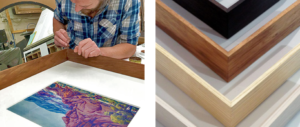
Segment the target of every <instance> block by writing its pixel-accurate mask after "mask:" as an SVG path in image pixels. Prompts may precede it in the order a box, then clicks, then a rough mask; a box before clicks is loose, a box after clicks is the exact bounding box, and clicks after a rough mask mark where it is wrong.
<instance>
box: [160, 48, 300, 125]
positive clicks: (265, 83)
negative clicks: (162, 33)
mask: <svg viewBox="0 0 300 127" xmlns="http://www.w3.org/2000/svg"><path fill="white" fill-rule="evenodd" d="M299 58H300V44H299V45H298V46H296V47H295V48H294V49H292V50H291V51H290V52H289V53H288V54H286V55H285V56H284V57H283V58H282V59H281V60H280V61H278V62H277V63H276V64H275V65H274V66H272V67H271V68H270V69H269V70H268V71H266V72H265V73H264V74H263V75H262V76H261V77H259V78H258V79H257V80H256V81H254V82H253V83H252V84H251V85H250V86H248V87H247V88H246V89H245V90H244V91H243V92H242V93H240V94H239V95H238V96H237V97H236V98H234V99H233V100H232V101H230V100H229V99H228V98H227V97H225V96H224V95H222V94H221V93H220V92H219V91H218V90H216V89H215V88H214V87H212V86H211V85H210V84H208V83H207V82H206V81H204V80H203V79H202V78H201V77H199V76H198V75H197V74H196V73H194V72H193V71H192V70H191V69H189V68H188V67H186V66H185V65H184V64H183V63H181V62H180V61H179V60H177V59H176V58H175V57H174V56H172V55H171V54H170V53H168V52H167V51H166V50H165V49H163V48H162V47H161V46H159V45H158V44H157V45H156V69H157V70H158V71H159V72H160V73H162V74H163V75H164V76H166V78H168V79H169V80H170V81H172V82H173V83H174V84H175V85H176V86H177V87H178V88H180V89H181V90H182V91H183V92H185V93H186V94H187V95H188V96H190V97H191V98H192V99H193V100H194V101H196V102H197V103H198V104H199V105H201V106H202V107H203V108H204V109H205V110H207V111H208V112H210V113H211V114H212V115H213V116H214V117H215V118H216V119H217V120H219V121H220V122H221V123H222V124H223V125H225V126H226V127H234V126H236V125H237V124H238V123H240V122H241V121H242V120H243V119H244V118H245V117H246V116H247V115H249V114H250V113H251V112H252V111H253V110H254V109H255V108H256V107H257V106H258V105H260V104H261V103H262V102H263V101H264V100H265V99H266V98H267V97H268V96H270V95H271V94H272V93H273V92H274V91H275V90H276V89H277V88H278V87H279V86H281V85H282V84H283V83H284V82H285V81H286V80H287V79H288V78H289V77H290V76H291V75H292V74H294V73H295V72H296V71H297V70H298V69H300V59H299Z"/></svg>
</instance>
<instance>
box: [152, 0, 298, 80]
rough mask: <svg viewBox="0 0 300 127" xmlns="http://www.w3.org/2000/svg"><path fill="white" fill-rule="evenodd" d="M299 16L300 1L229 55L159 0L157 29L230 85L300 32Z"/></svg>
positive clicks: (157, 4) (157, 3)
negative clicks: (274, 48) (233, 80)
mask: <svg viewBox="0 0 300 127" xmlns="http://www.w3.org/2000/svg"><path fill="white" fill-rule="evenodd" d="M299 14H300V0H297V1H296V2H295V3H294V4H293V5H291V6H290V7H288V8H287V9H286V10H284V11H283V12H282V13H280V14H279V15H277V16H276V17H275V18H274V19H272V20H271V21H269V22H268V23H267V24H265V25H264V26H263V27H261V28H260V29H259V30H257V31H256V32H255V33H253V34H252V35H251V36H250V37H248V38H247V39H245V40H244V41H243V42H241V43H240V44H238V45H237V46H236V47H234V48H233V49H232V50H230V51H229V52H228V51H226V50H225V49H223V48H222V47H221V46H220V45H218V44H217V43H216V42H214V41H213V40H212V39H210V38H209V37H208V36H206V35H205V34H203V33H202V32H201V31H199V30H198V29H197V28H196V27H195V26H193V25H192V24H190V23H189V22H188V21H187V20H185V19H184V18H183V17H181V16H180V15H179V14H177V13H176V12H175V11H173V10H172V9H171V8H169V7H168V6H167V5H165V4H164V3H163V2H162V1H160V0H156V25H157V26H158V27H160V28H161V29H162V30H164V31H165V32H166V33H167V34H168V35H170V36H171V37H172V38H174V39H175V40H176V41H177V42H178V43H180V44H181V45H182V46H183V47H185V48H186V49H187V50H189V51H190V52H191V53H192V54H193V55H195V56H196V57H197V58H198V59H199V60H201V61H202V62H203V63H204V64H205V65H206V66H208V67H209V68H210V69H212V70H213V71H214V72H215V73H217V74H218V75H219V76H220V77H221V78H223V79H224V80H225V81H227V82H229V81H231V80H232V79H233V78H235V77H236V76H237V75H238V74H240V73H241V72H242V71H243V70H245V69H246V68H247V67H248V66H250V65H251V64H252V63H253V62H255V61H256V60H257V59H258V58H260V57H261V56H262V55H263V54H264V53H266V52H267V51H268V50H269V49H271V48H272V47H273V46H275V45H276V44H277V43H278V42H280V41H281V40H283V39H284V38H285V37H286V36H288V35H289V34H290V33H291V32H293V31H294V30H295V29H296V28H298V27H299V26H300V16H299ZM174 26H176V27H174ZM182 31H184V32H182Z"/></svg>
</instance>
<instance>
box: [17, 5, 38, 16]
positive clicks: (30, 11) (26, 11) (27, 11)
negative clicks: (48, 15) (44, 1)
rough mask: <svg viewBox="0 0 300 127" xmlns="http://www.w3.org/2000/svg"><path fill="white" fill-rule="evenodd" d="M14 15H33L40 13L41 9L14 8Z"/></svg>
mask: <svg viewBox="0 0 300 127" xmlns="http://www.w3.org/2000/svg"><path fill="white" fill-rule="evenodd" d="M14 8H15V11H16V14H35V13H41V12H42V9H41V8H26V9H24V8H20V5H16V6H14Z"/></svg>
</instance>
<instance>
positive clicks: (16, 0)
mask: <svg viewBox="0 0 300 127" xmlns="http://www.w3.org/2000/svg"><path fill="white" fill-rule="evenodd" d="M19 4H38V5H43V6H44V7H45V6H46V7H47V8H49V9H50V10H54V9H55V8H56V5H55V0H28V1H24V0H2V1H1V4H0V12H2V11H4V10H6V9H7V8H9V7H12V6H14V5H19Z"/></svg>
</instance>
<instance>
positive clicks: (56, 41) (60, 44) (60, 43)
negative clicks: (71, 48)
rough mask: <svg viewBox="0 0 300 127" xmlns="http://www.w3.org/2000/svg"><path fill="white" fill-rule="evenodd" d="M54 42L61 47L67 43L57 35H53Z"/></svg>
mask: <svg viewBox="0 0 300 127" xmlns="http://www.w3.org/2000/svg"><path fill="white" fill-rule="evenodd" d="M54 43H55V44H56V45H58V46H61V47H66V46H67V44H66V43H65V42H63V41H62V40H61V39H60V38H59V37H57V36H54Z"/></svg>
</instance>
